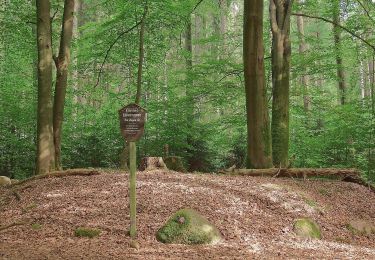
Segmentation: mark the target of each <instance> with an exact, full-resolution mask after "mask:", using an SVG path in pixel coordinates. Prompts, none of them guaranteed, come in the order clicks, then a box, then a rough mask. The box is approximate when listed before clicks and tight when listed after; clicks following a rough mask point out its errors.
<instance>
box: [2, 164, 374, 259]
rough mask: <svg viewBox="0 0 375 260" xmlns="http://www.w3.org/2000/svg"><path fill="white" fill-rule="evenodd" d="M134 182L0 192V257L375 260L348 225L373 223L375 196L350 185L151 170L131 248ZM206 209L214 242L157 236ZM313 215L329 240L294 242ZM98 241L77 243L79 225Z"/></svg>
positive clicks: (141, 187) (73, 181) (79, 180)
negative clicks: (183, 216)
mask: <svg viewBox="0 0 375 260" xmlns="http://www.w3.org/2000/svg"><path fill="white" fill-rule="evenodd" d="M127 185H128V177H127V175H124V174H122V175H120V174H103V175H96V176H89V177H84V176H70V177H63V178H50V179H42V180H36V181H32V182H29V183H25V184H23V185H22V189H21V190H20V191H19V192H18V193H19V195H20V198H21V200H18V199H17V197H16V196H14V195H13V194H12V193H11V192H10V191H9V189H6V188H0V226H4V225H8V224H11V223H14V222H27V223H29V224H25V225H21V226H14V227H11V228H8V229H6V230H3V231H0V259H251V258H256V259H270V258H294V259H296V258H298V259H301V258H309V259H311V258H320V259H332V258H340V259H375V235H371V236H367V237H366V236H358V235H354V234H352V233H351V232H350V231H349V230H348V229H347V228H346V227H345V225H346V224H347V223H348V222H349V221H350V220H355V219H358V218H360V219H367V220H370V221H372V222H373V223H374V222H375V193H374V192H371V191H369V190H368V189H366V188H365V187H362V186H359V185H357V184H352V183H343V182H334V181H312V180H307V181H302V180H291V179H271V178H261V177H257V178H254V177H240V176H217V175H193V174H178V173H173V172H158V171H155V172H149V173H139V174H138V184H137V192H138V211H139V212H138V232H139V243H140V249H139V250H136V249H133V248H130V247H129V241H130V240H129V237H128V236H126V231H127V229H128V226H129V218H128V215H129V209H128V194H127ZM184 207H190V208H194V209H196V210H198V211H199V212H200V213H202V214H203V215H205V216H206V217H207V218H208V219H209V220H210V221H211V222H213V223H214V224H215V225H216V226H217V227H218V228H219V230H220V231H221V233H222V235H223V238H224V240H223V241H222V242H221V243H220V244H217V245H214V246H184V245H164V244H161V243H159V242H157V241H156V239H155V233H156V231H157V230H158V228H160V227H161V226H162V225H163V223H164V222H165V221H166V220H167V219H168V217H169V216H170V215H171V214H172V213H173V212H175V211H176V210H178V209H180V208H184ZM299 217H312V218H314V219H315V220H316V221H317V222H318V223H319V224H320V226H321V227H322V234H323V239H322V240H305V239H301V238H298V237H296V236H295V235H294V234H293V232H292V225H293V222H294V220H295V219H297V218H299ZM81 226H84V227H94V228H98V229H100V230H101V231H102V232H101V234H100V236H99V237H97V238H93V239H89V238H77V237H75V236H74V230H75V229H76V228H77V227H81Z"/></svg>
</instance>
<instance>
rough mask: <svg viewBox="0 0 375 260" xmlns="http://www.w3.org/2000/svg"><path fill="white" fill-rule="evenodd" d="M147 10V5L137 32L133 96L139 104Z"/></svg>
mask: <svg viewBox="0 0 375 260" xmlns="http://www.w3.org/2000/svg"><path fill="white" fill-rule="evenodd" d="M147 11H148V6H147V5H146V6H145V10H144V13H143V17H142V22H141V30H140V32H139V60H138V74H137V95H136V98H135V103H136V104H137V105H139V103H140V101H141V93H142V71H143V60H144V58H145V50H144V42H145V40H144V34H145V23H146V15H147Z"/></svg>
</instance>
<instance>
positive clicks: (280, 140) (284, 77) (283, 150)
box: [270, 0, 293, 167]
mask: <svg viewBox="0 0 375 260" xmlns="http://www.w3.org/2000/svg"><path fill="white" fill-rule="evenodd" d="M292 4H293V1H290V0H287V1H283V0H270V21H271V30H272V85H273V88H272V90H273V91H272V93H273V99H272V127H271V129H272V158H273V164H274V165H275V166H277V167H279V166H280V167H287V166H288V150H289V75H290V55H291V44H290V39H289V35H290V14H291V8H292Z"/></svg>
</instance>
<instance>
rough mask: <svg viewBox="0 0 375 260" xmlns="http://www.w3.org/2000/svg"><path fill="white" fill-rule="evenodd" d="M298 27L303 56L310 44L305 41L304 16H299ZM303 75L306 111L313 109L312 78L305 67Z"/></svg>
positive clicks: (300, 51) (300, 50)
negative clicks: (310, 91) (310, 89)
mask: <svg viewBox="0 0 375 260" xmlns="http://www.w3.org/2000/svg"><path fill="white" fill-rule="evenodd" d="M297 29H298V38H299V48H298V50H299V54H300V55H301V56H303V55H305V52H306V51H307V50H308V46H307V44H306V41H305V26H304V20H303V17H302V16H297ZM302 73H303V75H302V77H301V83H302V88H303V108H304V109H305V112H308V111H310V110H311V100H310V96H309V93H308V92H309V82H310V78H309V75H307V71H306V69H305V68H304V69H303V72H302Z"/></svg>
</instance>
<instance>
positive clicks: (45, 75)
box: [36, 0, 55, 174]
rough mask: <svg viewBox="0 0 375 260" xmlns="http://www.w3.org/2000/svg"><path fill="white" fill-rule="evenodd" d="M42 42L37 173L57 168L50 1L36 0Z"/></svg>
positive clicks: (39, 77)
mask: <svg viewBox="0 0 375 260" xmlns="http://www.w3.org/2000/svg"><path fill="white" fill-rule="evenodd" d="M36 8H37V46H38V112H37V113H38V114H37V125H38V126H37V160H36V174H44V173H47V172H50V171H52V170H54V168H55V148H54V144H53V122H52V113H53V111H52V109H53V108H52V46H51V21H50V20H51V18H50V2H49V1H48V0H36Z"/></svg>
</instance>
